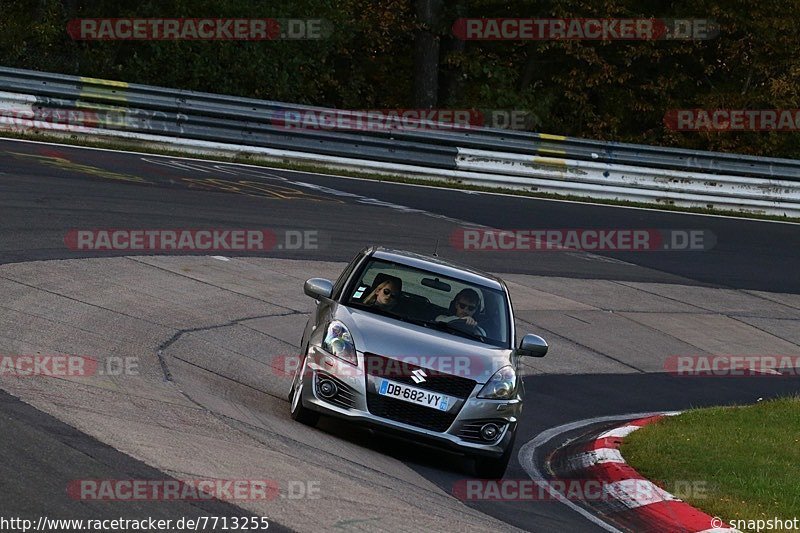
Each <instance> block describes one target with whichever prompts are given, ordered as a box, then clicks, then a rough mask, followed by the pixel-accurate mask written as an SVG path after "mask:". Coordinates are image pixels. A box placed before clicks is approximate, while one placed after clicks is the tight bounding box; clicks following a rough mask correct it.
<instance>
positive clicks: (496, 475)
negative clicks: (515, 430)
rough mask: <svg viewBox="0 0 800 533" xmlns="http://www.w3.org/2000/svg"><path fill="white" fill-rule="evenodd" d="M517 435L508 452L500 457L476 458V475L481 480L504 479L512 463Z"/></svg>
mask: <svg viewBox="0 0 800 533" xmlns="http://www.w3.org/2000/svg"><path fill="white" fill-rule="evenodd" d="M516 437H517V436H516V434H515V435H514V436H513V437H511V442H509V443H508V447H506V451H505V452H503V455H501V456H500V457H481V456H479V457H475V473H476V474H477V475H478V477H479V478H481V479H502V477H503V476H504V475H505V473H506V468H508V463H509V462H510V461H511V454H512V453H513V451H514V441H515V440H516Z"/></svg>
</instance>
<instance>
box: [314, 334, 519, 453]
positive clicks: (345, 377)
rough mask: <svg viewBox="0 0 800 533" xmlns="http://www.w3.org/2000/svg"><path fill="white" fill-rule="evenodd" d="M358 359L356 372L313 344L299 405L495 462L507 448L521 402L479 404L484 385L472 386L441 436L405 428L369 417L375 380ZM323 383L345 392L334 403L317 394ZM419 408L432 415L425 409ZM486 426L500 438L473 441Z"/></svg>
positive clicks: (454, 407)
mask: <svg viewBox="0 0 800 533" xmlns="http://www.w3.org/2000/svg"><path fill="white" fill-rule="evenodd" d="M358 358H359V363H360V365H359V367H358V368H357V367H355V366H353V365H351V364H349V363H347V362H345V361H342V360H341V359H339V358H336V357H333V356H332V355H330V354H328V353H327V352H325V351H324V350H322V349H321V348H320V347H318V346H313V345H312V346H311V347H310V349H309V352H308V357H307V358H306V362H305V367H304V368H303V369H301V372H302V373H301V379H303V380H304V382H303V396H302V400H303V405H304V406H305V407H306V408H308V409H312V410H315V411H318V412H320V413H322V414H325V415H330V416H334V417H338V418H343V419H347V420H350V421H352V422H355V423H358V424H361V425H364V426H366V427H369V428H372V429H376V430H378V431H381V432H385V433H389V434H392V435H395V436H398V437H401V438H405V439H409V440H413V441H415V442H419V443H423V444H427V445H433V446H436V447H439V448H444V449H448V450H451V451H454V452H458V453H463V454H467V455H480V456H486V457H499V456H501V455H503V453H504V452H505V450H506V448H507V447H508V446H509V444H510V443H511V441H512V438H513V435H514V432H515V431H516V426H517V420H518V418H519V415H520V412H521V410H522V401H521V399H520V398H515V399H512V400H484V399H479V398H477V394H478V392H479V391H480V389H481V387H482V386H483V385H482V384H476V385H475V387H474V388H473V390H472V391H471V393H470V394H469V396H468V397H467V398H465V399H463V400H461V401H458V402H455V403H454V404H453V405H451V406H450V407H449V409H448V410H447V411H446V413H447V414H449V415H452V416H454V418H453V420H452V422H451V423H449V422H448V424H447V428H446V429H444V430H443V431H434V430H431V429H426V428H425V427H420V426H419V425H415V424H414V421H413V420H410V421H409V422H412V423H406V422H403V421H399V420H393V419H391V418H387V417H383V416H377V415H376V414H373V413H372V412H370V409H369V402H368V400H367V394H371V395H373V398H374V394H376V392H377V387H378V385H377V383H378V380H379V379H380V378H376V377H375V376H371V375H365V374H364V371H363V370H361V369H362V368H364V354H363V353H361V352H359V353H358ZM325 378H329V379H332V381H334V382H335V383H337V384H339V385H340V386H339V387H338V388H339V389H340V390H341V389H344V390H345V391H346V394H344V395H343V396H341V397H336V398H334V399H330V398H328V399H326V398H324V397H323V396H322V395H321V394H320V391H319V387H318V385H319V383H320V380H321V379H325ZM342 385H344V386H342ZM343 400H344V401H343ZM394 401H401V400H394ZM420 409H422V410H430V411H435V410H434V409H432V408H427V407H421V408H420ZM432 414H433V413H432ZM489 422H492V423H496V424H497V425H501V426H502V429H501V433H500V434H499V436H498V437H497V438H496V439H495V440H494V441H490V442H486V441H482V440H481V439H480V438H476V437H475V436H474V435H475V433H476V432H475V431H474V428H477V427H480V426H481V425H482V424H484V423H489Z"/></svg>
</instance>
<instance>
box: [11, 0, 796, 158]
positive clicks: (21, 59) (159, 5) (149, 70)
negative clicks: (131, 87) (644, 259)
mask: <svg viewBox="0 0 800 533" xmlns="http://www.w3.org/2000/svg"><path fill="white" fill-rule="evenodd" d="M0 13H2V17H0V64H2V65H5V66H14V67H21V68H32V69H38V70H46V71H53V72H63V73H69V74H80V75H83V76H92V77H99V78H110V79H119V80H124V81H129V82H138V83H148V84H155V85H163V86H168V87H178V88H186V89H194V90H201V91H211V92H219V93H227V94H237V95H242V96H250V97H256V98H264V99H270V100H279V101H287V102H297V103H306V104H314V105H323V106H330V107H338V108H352V109H365V108H382V109H385V108H408V107H423V108H428V107H439V108H456V109H464V108H477V109H508V110H512V109H514V110H524V111H527V112H528V113H530V114H532V115H535V116H536V117H537V121H536V130H537V131H542V132H546V133H552V134H562V135H572V136H582V137H592V138H598V139H607V140H619V141H627V142H641V143H648V144H662V145H669V146H685V147H692V148H699V149H712V150H723V151H736V152H743V153H753V154H763V155H778V156H787V157H794V156H797V155H798V153H800V143H799V142H798V140H799V139H800V138H799V137H798V135H797V134H796V133H791V132H762V133H708V132H706V133H685V132H675V131H672V130H670V129H669V128H667V127H665V125H664V115H665V113H666V112H667V111H669V110H671V109H683V108H707V109H716V108H731V109H797V108H800V101H799V100H800V53H798V52H799V51H800V34H799V32H798V29H797V27H796V21H797V20H800V3H798V2H796V0H761V1H759V2H751V1H749V0H691V1H690V0H672V1H671V2H669V3H665V2H660V1H655V0H644V1H635V0H604V1H603V2H594V1H591V0H535V1H523V0H516V1H508V2H496V1H494V0H469V1H466V0H463V1H446V0H273V1H270V2H260V1H246V0H141V1H139V2H124V1H122V2H121V1H118V0H92V1H89V0H0ZM79 17H248V18H249V17H288V18H301V19H309V18H322V19H326V20H328V21H330V22H331V24H332V25H333V33H332V34H331V36H330V37H329V38H327V39H320V40H304V41H264V42H241V41H239V42H237V41H212V42H186V41H183V42H172V41H151V42H121V41H116V42H112V41H105V42H79V41H73V40H72V39H70V37H69V35H68V34H67V32H66V29H65V28H66V23H67V21H68V20H70V19H72V18H79ZM459 17H541V18H550V17H598V18H609V17H619V18H634V17H665V18H710V19H715V20H716V21H718V23H719V25H720V33H719V36H718V37H716V38H715V39H711V40H697V41H653V42H650V41H648V42H644V41H557V40H556V41H527V42H526V41H482V42H478V41H466V42H465V41H462V40H459V39H457V38H455V37H454V36H453V33H452V31H451V27H452V24H453V21H454V20H456V19H457V18H459Z"/></svg>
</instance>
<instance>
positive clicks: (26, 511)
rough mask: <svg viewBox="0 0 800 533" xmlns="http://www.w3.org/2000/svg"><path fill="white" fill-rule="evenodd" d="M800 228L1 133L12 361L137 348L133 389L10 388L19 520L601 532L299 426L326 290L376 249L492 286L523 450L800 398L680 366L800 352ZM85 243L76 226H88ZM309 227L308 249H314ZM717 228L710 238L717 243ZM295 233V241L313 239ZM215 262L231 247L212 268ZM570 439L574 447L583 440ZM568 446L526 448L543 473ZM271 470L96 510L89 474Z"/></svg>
mask: <svg viewBox="0 0 800 533" xmlns="http://www.w3.org/2000/svg"><path fill="white" fill-rule="evenodd" d="M170 228H173V229H174V228H184V229H209V228H221V229H236V228H239V229H263V230H268V231H269V232H270V234H271V235H274V236H275V238H276V240H275V243H274V246H272V247H271V248H270V249H269V250H264V251H253V250H249V251H230V252H228V251H214V252H212V253H208V252H200V251H197V252H193V253H187V252H185V251H182V252H159V253H153V254H149V253H141V252H132V251H131V250H113V251H111V250H91V251H86V250H78V249H75V248H76V246H74V242H73V241H72V240H70V237H69V236H70V235H74V232H75V231H78V230H99V229H151V230H152V229H170ZM486 228H495V229H506V230H524V229H537V230H549V229H553V230H563V229H583V230H585V229H605V230H611V229H613V230H658V231H670V232H675V231H680V232H691V231H702V232H703V235H705V236H707V237H709V239H710V240H708V241H707V242H708V243H711V244H710V245H709V246H708V247H707V248H708V249H703V250H692V251H675V250H661V251H625V252H623V251H602V252H594V253H589V252H585V251H530V250H529V251H513V250H510V251H467V250H463V249H462V248H461V247H460V246H459V245H458V240H457V238H454V236H458V235H460V233H459V232H461V231H463V230H464V229H486ZM799 230H800V226H798V225H796V224H788V223H776V222H767V221H755V220H745V219H734V218H725V217H714V216H700V215H692V214H680V213H670V212H664V211H655V210H644V209H631V208H621V207H610V206H599V205H590V204H580V203H570V202H559V201H549V200H540V199H532V198H523V197H516V196H509V195H497V194H484V193H474V192H465V191H457V190H449V189H438V188H430V187H421V186H411V185H402V184H393V183H388V182H378V181H367V180H360V179H347V178H340V177H333V176H326V175H316V174H309V173H301V172H294V171H286V170H275V169H266V168H260V167H252V166H245V165H234V164H229V163H217V162H213V161H203V160H189V159H180V158H176V157H161V156H152V155H146V154H134V153H119V152H113V151H105V150H93V149H82V148H77V147H69V146H63V145H55V144H44V143H32V142H22V141H14V140H0V286H2V289H0V293H1V294H3V298H2V300H0V355H2V354H6V355H10V354H42V353H78V354H83V355H89V356H93V357H95V358H96V359H97V360H98V361H99V364H100V365H101V366H102V365H104V364H107V363H108V361H109V360H123V359H125V358H128V359H131V360H135V361H136V362H137V368H138V370H139V371H138V374H137V375H135V376H119V375H103V376H99V375H98V376H96V377H95V378H86V377H84V378H76V379H71V378H66V379H54V378H48V377H36V378H21V377H8V376H0V389H2V390H0V427H1V428H2V429H0V442H2V449H3V451H4V452H5V455H6V459H7V460H6V461H4V462H3V466H2V469H3V471H2V479H4V480H6V482H3V483H0V501H2V502H3V505H2V513H0V514H2V515H4V516H27V517H33V518H36V517H38V516H40V515H42V514H45V515H47V516H50V517H61V518H111V517H119V516H123V517H128V518H144V517H148V516H152V517H161V518H181V517H196V516H200V515H212V516H218V517H222V516H225V517H234V516H248V517H257V516H269V518H270V521H271V523H270V529H274V530H281V528H286V529H290V530H298V531H312V530H314V531H319V530H326V531H341V530H355V531H389V530H391V531H420V530H431V531H446V530H465V531H466V530H474V531H486V530H491V529H495V530H514V529H515V528H519V529H521V530H528V531H603V530H607V529H609V528H610V526H606V525H604V521H603V520H602V517H587V516H586V514H585V513H580V512H578V511H576V509H574V508H572V507H568V506H565V505H563V504H561V503H558V502H554V501H461V500H459V499H458V498H456V497H455V496H454V495H453V487H454V486H455V485H456V484H457V483H458V482H459V481H460V480H464V479H466V478H470V477H472V476H473V474H472V473H471V471H470V465H469V464H465V461H464V460H463V459H462V458H460V457H457V456H452V455H450V454H447V453H444V452H440V451H437V450H432V449H428V448H423V447H421V446H413V445H411V446H410V445H409V444H408V443H405V442H401V441H396V440H393V439H390V438H387V437H383V436H379V435H373V434H370V433H368V432H366V431H364V430H361V429H359V428H356V427H350V426H348V425H347V424H344V423H339V422H335V421H331V420H323V421H322V422H321V423H320V425H319V427H318V428H316V429H310V428H306V427H304V426H301V425H299V424H297V423H294V422H292V420H291V419H290V418H289V413H288V403H287V401H286V394H287V393H288V386H289V384H288V381H287V378H286V375H285V372H282V366H281V365H282V363H283V362H284V361H285V359H286V357H287V356H288V355H290V354H292V353H293V351H297V350H299V347H298V343H299V340H300V335H301V333H302V328H303V325H304V324H305V321H306V319H307V317H308V313H309V312H310V311H311V309H312V305H313V301H311V300H310V299H309V298H307V297H305V296H303V294H302V283H303V280H304V279H306V278H308V277H314V276H321V277H335V276H336V275H338V273H339V272H340V271H341V269H342V268H343V267H344V264H345V263H346V262H347V261H349V260H350V259H351V258H352V257H353V255H354V254H355V253H356V252H357V251H358V250H360V249H361V248H363V247H365V246H367V245H371V244H381V245H386V246H390V247H397V248H401V249H407V250H412V251H417V252H422V253H432V252H433V251H434V250H436V251H437V252H438V254H439V255H440V256H442V257H445V258H448V259H453V260H456V261H460V262H463V263H466V264H470V265H472V266H475V267H478V268H481V269H484V270H487V271H490V272H494V273H498V274H499V275H500V276H501V277H503V278H504V279H505V280H506V281H507V282H508V284H509V289H510V290H511V296H512V299H513V302H514V306H515V310H516V312H517V319H518V324H517V329H518V332H520V333H527V332H533V333H537V334H540V335H542V336H543V337H545V338H546V339H547V340H548V342H549V343H550V345H551V349H550V353H549V354H548V355H547V357H545V358H544V359H541V360H534V361H526V362H525V370H526V372H525V377H524V382H525V389H526V406H525V411H524V413H523V420H522V421H521V423H520V433H519V435H518V438H517V442H516V446H517V448H521V447H522V446H523V445H524V444H525V443H527V442H529V441H530V440H531V439H533V438H534V437H536V436H537V435H539V434H540V433H541V432H543V431H545V430H547V429H549V428H552V427H555V426H559V425H562V424H567V423H571V422H577V421H585V422H586V424H585V425H584V426H582V429H581V431H588V430H590V429H596V428H597V427H600V426H603V424H607V422H605V423H600V422H593V419H596V418H599V417H609V416H613V417H619V419H620V420H623V419H625V417H626V415H629V414H632V413H644V412H653V411H675V410H682V409H686V408H690V407H696V406H704V405H721V404H737V403H741V404H744V403H753V402H755V401H757V400H758V399H759V398H761V399H765V398H769V397H774V396H780V395H786V394H791V393H796V392H797V391H798V389H800V387H799V385H800V380H799V379H798V378H797V377H796V376H797V374H796V373H794V375H787V376H772V377H767V376H763V377H762V376H755V377H736V376H718V377H685V376H684V377H681V376H675V375H671V374H670V373H669V372H667V371H666V369H667V365H668V363H667V362H668V361H669V358H670V357H673V356H676V355H692V356H714V355H718V354H742V355H775V354H783V355H790V356H795V357H796V356H798V355H800V348H799V346H800V327H798V326H800V276H798V274H797V268H796V267H797V265H798V264H800V246H799V245H800V231H799ZM71 232H73V233H71ZM297 236H311V237H312V239H311V241H308V240H307V241H306V244H308V243H309V242H311V243H313V245H308V246H300V245H298V244H297V243H298V240H297V239H295V237H297ZM711 237H713V239H711ZM299 242H302V238H301V239H300V241H299ZM214 256H217V257H214ZM568 436H574V435H565V438H566V437H568ZM559 444H561V442H560V440H559V439H554V440H553V441H552V442H550V443H549V444H548V445H547V446H543V447H542V448H541V449H537V450H535V453H534V454H533V457H518V456H517V455H516V454H515V457H514V459H512V462H511V465H510V466H509V469H508V471H507V473H506V478H507V479H518V480H523V479H528V474H527V471H526V468H525V467H526V465H525V464H523V462H524V461H534V462H536V464H537V465H539V466H541V465H544V464H545V462H546V458H547V455H548V454H549V452H550V451H552V449H553V448H554V447H556V446H558V445H559ZM100 478H103V479H106V478H108V479H123V478H125V479H129V478H133V479H160V478H165V479H173V478H174V479H187V478H190V479H200V478H204V479H205V478H215V479H253V478H257V479H270V480H274V481H275V482H276V483H277V485H278V487H279V492H280V493H279V495H277V496H276V497H275V498H274V499H271V500H268V501H252V500H248V501H243V502H239V501H237V502H223V501H216V500H214V501H209V502H174V501H172V502H171V501H147V502H141V501H140V502H103V501H93V502H90V503H87V502H85V501H81V500H79V499H75V498H72V497H70V495H69V494H68V493H67V491H66V490H64V487H65V485H69V483H70V482H71V481H74V480H76V479H100Z"/></svg>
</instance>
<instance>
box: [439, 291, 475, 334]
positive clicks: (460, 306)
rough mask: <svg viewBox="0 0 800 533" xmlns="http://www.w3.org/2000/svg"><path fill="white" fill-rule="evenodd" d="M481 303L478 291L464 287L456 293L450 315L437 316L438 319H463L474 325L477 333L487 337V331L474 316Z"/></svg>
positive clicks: (447, 320)
mask: <svg viewBox="0 0 800 533" xmlns="http://www.w3.org/2000/svg"><path fill="white" fill-rule="evenodd" d="M480 305H481V298H480V296H478V293H477V291H475V290H474V289H464V290H462V291H461V292H459V293H458V294H456V297H455V298H453V301H452V302H450V310H449V312H450V315H449V316H448V315H439V316H437V317H436V321H437V322H455V321H456V320H461V321H463V322H464V323H465V324H466V325H468V326H472V327H473V328H474V329H475V332H476V333H478V334H479V335H482V336H484V337H485V336H486V331H484V330H483V328H482V327H480V326H479V325H478V321H477V320H475V318H474V317H473V315H474V314H475V313H476V312H477V311H478V307H480Z"/></svg>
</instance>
